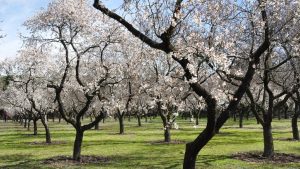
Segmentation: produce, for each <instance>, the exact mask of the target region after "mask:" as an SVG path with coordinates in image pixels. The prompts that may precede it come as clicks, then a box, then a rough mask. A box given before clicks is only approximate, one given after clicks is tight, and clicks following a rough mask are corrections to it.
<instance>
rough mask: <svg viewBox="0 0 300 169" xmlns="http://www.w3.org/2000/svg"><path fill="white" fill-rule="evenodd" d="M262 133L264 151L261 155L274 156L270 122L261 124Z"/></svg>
mask: <svg viewBox="0 0 300 169" xmlns="http://www.w3.org/2000/svg"><path fill="white" fill-rule="evenodd" d="M263 135H264V153H263V156H264V157H267V158H271V157H273V156H274V144H273V135H272V126H271V123H268V122H266V123H265V124H264V125H263Z"/></svg>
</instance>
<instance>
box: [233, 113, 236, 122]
mask: <svg viewBox="0 0 300 169" xmlns="http://www.w3.org/2000/svg"><path fill="white" fill-rule="evenodd" d="M233 121H234V122H236V112H234V113H233Z"/></svg>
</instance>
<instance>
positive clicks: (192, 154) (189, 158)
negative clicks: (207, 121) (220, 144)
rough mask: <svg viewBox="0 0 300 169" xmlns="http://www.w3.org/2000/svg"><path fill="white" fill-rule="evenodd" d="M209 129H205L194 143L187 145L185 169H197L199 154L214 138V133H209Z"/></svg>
mask: <svg viewBox="0 0 300 169" xmlns="http://www.w3.org/2000/svg"><path fill="white" fill-rule="evenodd" d="M209 128H210V127H208V128H205V129H204V130H203V132H202V133H201V134H200V135H199V136H198V137H197V138H196V139H195V140H194V141H193V142H190V143H187V144H186V148H185V154H184V161H183V169H195V165H196V159H197V155H198V153H199V152H200V150H201V149H202V148H203V147H204V146H205V145H206V144H207V143H208V142H209V140H210V139H211V138H212V137H213V136H214V133H213V132H211V131H209V130H210V129H209Z"/></svg>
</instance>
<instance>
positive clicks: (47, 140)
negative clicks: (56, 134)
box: [41, 115, 51, 144]
mask: <svg viewBox="0 0 300 169" xmlns="http://www.w3.org/2000/svg"><path fill="white" fill-rule="evenodd" d="M43 116H44V117H43ZM41 121H42V124H43V126H44V128H45V132H46V143H48V144H50V143H51V134H50V129H49V126H48V121H47V116H46V115H41Z"/></svg>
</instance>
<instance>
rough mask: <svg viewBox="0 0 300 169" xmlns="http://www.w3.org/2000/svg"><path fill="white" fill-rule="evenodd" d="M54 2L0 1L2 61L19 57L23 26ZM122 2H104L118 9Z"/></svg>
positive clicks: (118, 0)
mask: <svg viewBox="0 0 300 169" xmlns="http://www.w3.org/2000/svg"><path fill="white" fill-rule="evenodd" d="M51 1H52V0H0V4H1V6H0V21H2V22H1V23H0V30H2V32H0V33H2V34H5V35H6V36H5V38H4V39H1V40H0V60H4V59H6V58H12V57H15V56H16V55H17V52H18V50H19V49H20V48H21V46H22V40H21V39H20V35H21V34H22V35H26V33H27V32H26V29H25V28H24V27H23V26H22V24H23V23H24V22H25V21H26V20H27V19H28V18H30V17H31V16H33V15H34V14H35V13H36V12H38V11H40V10H41V9H42V8H46V7H47V5H48V3H50V2H51ZM121 1H122V0H104V1H103V3H104V4H106V5H107V6H108V7H109V8H116V7H118V6H119V5H120V2H121ZM90 3H91V5H92V2H90Z"/></svg>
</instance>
